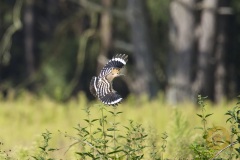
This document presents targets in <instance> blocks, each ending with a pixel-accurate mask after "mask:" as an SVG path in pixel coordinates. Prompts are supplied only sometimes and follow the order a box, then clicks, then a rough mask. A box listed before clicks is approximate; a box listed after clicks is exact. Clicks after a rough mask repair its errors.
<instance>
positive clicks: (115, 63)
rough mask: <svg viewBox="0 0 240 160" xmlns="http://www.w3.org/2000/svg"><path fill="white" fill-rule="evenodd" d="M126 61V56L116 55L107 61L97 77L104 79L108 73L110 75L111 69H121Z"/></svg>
mask: <svg viewBox="0 0 240 160" xmlns="http://www.w3.org/2000/svg"><path fill="white" fill-rule="evenodd" d="M127 61H128V55H126V54H117V55H116V56H114V57H113V58H112V59H111V60H109V61H108V63H107V64H106V65H105V66H104V67H103V69H102V70H101V72H100V74H99V77H100V78H102V77H105V76H106V75H108V74H109V73H111V71H112V69H113V68H119V69H121V68H123V67H124V65H126V63H127Z"/></svg>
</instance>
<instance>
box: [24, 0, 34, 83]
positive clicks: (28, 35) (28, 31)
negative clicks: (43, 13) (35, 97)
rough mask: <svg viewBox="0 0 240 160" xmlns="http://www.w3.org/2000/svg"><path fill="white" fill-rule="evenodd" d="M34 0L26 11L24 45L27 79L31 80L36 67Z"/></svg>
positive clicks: (27, 4) (28, 1)
mask: <svg viewBox="0 0 240 160" xmlns="http://www.w3.org/2000/svg"><path fill="white" fill-rule="evenodd" d="M33 3H34V1H33V0H27V1H26V3H25V9H24V34H25V38H24V45H25V59H26V71H27V78H31V77H32V76H33V74H34V73H35V69H34V68H35V67H34V35H33V22H34V13H33Z"/></svg>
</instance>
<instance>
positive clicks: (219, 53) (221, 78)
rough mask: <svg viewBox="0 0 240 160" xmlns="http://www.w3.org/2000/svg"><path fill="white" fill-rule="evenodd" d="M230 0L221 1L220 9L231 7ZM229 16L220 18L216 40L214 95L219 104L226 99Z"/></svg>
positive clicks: (220, 16)
mask: <svg viewBox="0 0 240 160" xmlns="http://www.w3.org/2000/svg"><path fill="white" fill-rule="evenodd" d="M229 5H230V4H229V0H221V1H220V7H222V6H224V7H230V6H229ZM228 24H229V15H219V16H218V25H217V26H218V27H217V39H216V42H217V44H216V55H215V57H216V70H215V74H214V76H215V77H214V79H215V85H214V86H215V87H214V89H215V90H214V95H215V97H214V98H215V101H216V102H217V103H219V102H221V101H222V100H223V99H224V98H226V88H227V87H226V61H225V59H226V46H227V41H228V40H227V39H228V37H227V25H228Z"/></svg>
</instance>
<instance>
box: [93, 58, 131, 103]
mask: <svg viewBox="0 0 240 160" xmlns="http://www.w3.org/2000/svg"><path fill="white" fill-rule="evenodd" d="M127 61H128V56H127V55H125V54H117V55H116V56H114V57H113V58H112V59H111V60H109V61H108V63H107V64H106V65H105V66H104V67H103V69H102V70H101V72H100V74H99V76H98V77H95V76H94V77H92V80H91V82H90V92H91V93H92V94H93V95H94V96H95V97H97V98H98V99H99V100H101V101H102V102H103V103H104V104H106V105H113V106H114V105H117V104H118V103H120V102H121V101H122V97H121V96H120V95H119V94H117V92H116V91H114V89H113V87H112V81H113V79H114V78H115V77H118V76H121V75H122V74H120V70H121V68H123V67H124V66H125V65H126V63H127Z"/></svg>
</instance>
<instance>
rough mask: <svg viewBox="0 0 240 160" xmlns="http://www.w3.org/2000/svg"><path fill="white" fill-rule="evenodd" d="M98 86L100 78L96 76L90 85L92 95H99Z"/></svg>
mask: <svg viewBox="0 0 240 160" xmlns="http://www.w3.org/2000/svg"><path fill="white" fill-rule="evenodd" d="M97 86H98V78H97V77H95V76H94V77H92V79H91V82H90V87H89V89H90V92H91V93H92V95H93V96H94V97H98V96H97V90H98V88H97Z"/></svg>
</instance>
